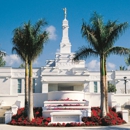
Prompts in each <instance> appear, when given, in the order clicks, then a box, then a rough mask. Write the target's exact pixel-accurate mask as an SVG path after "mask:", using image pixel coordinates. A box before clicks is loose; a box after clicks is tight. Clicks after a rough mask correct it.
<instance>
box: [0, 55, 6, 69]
mask: <svg viewBox="0 0 130 130" xmlns="http://www.w3.org/2000/svg"><path fill="white" fill-rule="evenodd" d="M5 65H6V61H5V60H4V59H3V56H0V67H4V66H5Z"/></svg>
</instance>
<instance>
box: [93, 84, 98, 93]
mask: <svg viewBox="0 0 130 130" xmlns="http://www.w3.org/2000/svg"><path fill="white" fill-rule="evenodd" d="M94 92H95V93H97V92H98V87H97V82H94Z"/></svg>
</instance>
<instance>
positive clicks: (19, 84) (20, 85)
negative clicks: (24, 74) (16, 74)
mask: <svg viewBox="0 0 130 130" xmlns="http://www.w3.org/2000/svg"><path fill="white" fill-rule="evenodd" d="M21 83H22V82H21V79H18V93H21V87H22V84H21Z"/></svg>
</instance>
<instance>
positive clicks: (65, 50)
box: [60, 8, 71, 53]
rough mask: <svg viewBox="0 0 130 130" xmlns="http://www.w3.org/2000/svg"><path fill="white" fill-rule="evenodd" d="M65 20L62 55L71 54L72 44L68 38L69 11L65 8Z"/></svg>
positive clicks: (61, 46) (61, 44) (61, 45)
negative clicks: (67, 17)
mask: <svg viewBox="0 0 130 130" xmlns="http://www.w3.org/2000/svg"><path fill="white" fill-rule="evenodd" d="M63 10H64V20H63V22H62V40H61V43H60V53H71V43H70V41H69V36H68V29H69V25H68V20H67V19H66V16H67V9H66V8H64V9H63Z"/></svg>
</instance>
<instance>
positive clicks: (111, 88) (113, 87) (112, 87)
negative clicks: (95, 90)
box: [108, 83, 117, 93]
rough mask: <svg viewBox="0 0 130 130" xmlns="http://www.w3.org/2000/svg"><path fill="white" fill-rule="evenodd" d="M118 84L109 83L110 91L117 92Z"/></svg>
mask: <svg viewBox="0 0 130 130" xmlns="http://www.w3.org/2000/svg"><path fill="white" fill-rule="evenodd" d="M116 91H117V90H116V86H115V85H114V84H111V83H108V92H109V93H110V92H116Z"/></svg>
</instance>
